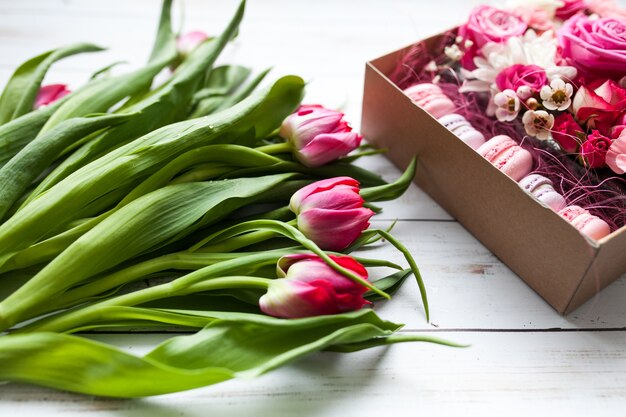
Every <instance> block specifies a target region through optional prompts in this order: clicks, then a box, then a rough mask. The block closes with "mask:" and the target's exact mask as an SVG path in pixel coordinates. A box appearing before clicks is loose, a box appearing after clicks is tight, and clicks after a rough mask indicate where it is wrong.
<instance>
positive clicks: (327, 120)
mask: <svg viewBox="0 0 626 417" xmlns="http://www.w3.org/2000/svg"><path fill="white" fill-rule="evenodd" d="M343 116H344V114H343V113H340V112H337V111H334V110H329V109H326V108H324V107H322V106H320V105H317V104H315V105H303V106H300V108H299V109H298V111H297V112H295V113H293V114H291V115H290V116H288V117H287V118H286V119H285V121H284V122H283V124H282V126H281V127H280V132H279V135H280V136H281V137H282V138H283V139H286V140H288V141H290V142H291V143H292V144H293V146H294V148H295V151H294V154H295V157H296V159H298V160H299V161H300V162H302V164H303V165H306V166H308V167H311V168H314V167H318V166H321V165H324V164H327V163H329V162H332V161H334V160H335V159H337V158H340V157H342V156H345V155H347V154H348V153H350V152H351V151H353V150H354V149H356V148H357V147H358V146H359V145H360V143H361V140H362V139H363V137H362V136H361V135H359V134H358V133H356V132H353V131H352V128H351V127H350V125H349V124H348V122H346V121H345V120H343Z"/></svg>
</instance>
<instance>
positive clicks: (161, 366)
mask: <svg viewBox="0 0 626 417" xmlns="http://www.w3.org/2000/svg"><path fill="white" fill-rule="evenodd" d="M182 314H184V312H181V315H182ZM227 317H228V316H226V317H225V318H223V319H218V320H214V321H212V322H211V323H210V324H209V325H208V326H207V327H206V328H205V329H203V330H201V331H199V332H198V333H196V334H194V335H189V336H179V337H174V338H172V339H170V340H167V341H166V342H164V343H162V344H161V345H159V346H158V347H157V348H156V349H154V350H153V351H152V352H150V353H148V354H147V355H145V356H143V357H138V356H135V355H132V354H130V353H126V352H123V351H122V350H120V349H118V348H115V347H112V346H109V345H106V344H103V343H99V342H94V341H90V340H86V339H83V338H80V337H77V336H70V335H62V334H54V333H33V334H25V335H12V336H3V337H0V380H5V381H20V382H28V383H32V384H37V385H42V386H47V387H51V388H56V389H62V390H68V391H74V392H80V393H84V394H91V395H100V396H111V397H142V396H149V395H159V394H166V393H170V392H177V391H182V390H186V389H191V388H196V387H201V386H205V385H210V384H215V383H218V382H222V381H225V380H228V379H231V378H242V377H245V378H250V377H255V376H259V375H261V374H264V373H266V372H268V371H270V370H273V369H275V368H278V367H280V366H283V365H285V364H287V363H289V362H292V361H294V360H297V359H299V358H301V357H303V356H306V355H309V354H311V353H313V352H315V351H319V350H322V349H327V348H330V347H332V346H334V345H340V346H345V345H349V344H355V343H363V342H367V341H369V340H372V339H376V338H381V337H382V338H384V337H388V336H390V335H392V334H393V332H395V331H396V330H397V329H398V328H399V327H400V326H399V325H397V324H394V323H391V322H388V321H383V320H381V319H380V318H378V316H376V314H375V313H374V312H373V311H370V310H362V311H358V312H354V313H347V314H342V315H335V316H321V317H313V318H306V319H296V320H281V319H274V318H271V317H264V316H258V315H244V314H237V315H236V316H234V318H233V319H230V320H229V319H228V318H227Z"/></svg>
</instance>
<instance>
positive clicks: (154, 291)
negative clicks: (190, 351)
mask: <svg viewBox="0 0 626 417" xmlns="http://www.w3.org/2000/svg"><path fill="white" fill-rule="evenodd" d="M197 272H199V271H197ZM207 278H208V277H207ZM183 279H184V277H183V278H180V279H178V280H174V281H172V282H169V283H166V284H161V285H157V286H154V287H150V288H146V289H143V290H139V291H135V292H132V293H129V294H124V295H121V296H118V297H115V298H111V299H109V300H105V301H102V302H100V303H97V304H93V305H91V306H87V307H84V308H81V309H79V310H74V311H70V312H69V313H66V314H62V315H60V316H53V317H51V318H50V319H47V320H46V319H44V320H43V321H42V322H35V323H33V324H32V325H29V326H26V327H25V328H23V329H19V330H17V331H15V332H14V333H28V332H35V331H41V332H57V333H60V332H71V331H72V330H73V329H77V328H81V327H84V326H85V325H87V324H92V323H97V322H106V321H107V320H108V319H110V317H108V316H107V314H106V310H107V307H111V306H136V305H141V304H145V303H147V302H150V301H155V300H159V299H163V298H169V297H173V296H182V295H188V294H193V293H196V292H204V291H213V290H223V289H229V288H256V289H267V287H268V285H269V283H270V282H271V281H272V280H271V279H267V278H257V277H248V276H227V277H221V278H213V279H209V280H206V281H199V282H190V283H187V284H188V285H180V281H181V280H183Z"/></svg>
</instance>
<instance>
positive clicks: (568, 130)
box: [552, 112, 583, 152]
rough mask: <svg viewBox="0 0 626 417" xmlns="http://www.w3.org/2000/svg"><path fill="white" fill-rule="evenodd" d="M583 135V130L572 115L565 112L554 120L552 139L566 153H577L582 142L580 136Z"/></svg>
mask: <svg viewBox="0 0 626 417" xmlns="http://www.w3.org/2000/svg"><path fill="white" fill-rule="evenodd" d="M582 133H583V128H582V127H580V125H579V124H578V123H577V122H576V120H574V117H573V116H572V115H571V114H570V113H567V112H564V113H561V114H559V115H558V116H557V117H555V118H554V126H552V138H553V139H554V140H555V141H556V142H557V143H558V144H559V146H560V147H561V149H563V150H564V151H565V152H576V150H577V149H578V147H579V146H580V142H581V139H580V138H579V136H578V135H580V134H582Z"/></svg>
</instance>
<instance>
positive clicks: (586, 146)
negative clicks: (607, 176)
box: [580, 130, 611, 168]
mask: <svg viewBox="0 0 626 417" xmlns="http://www.w3.org/2000/svg"><path fill="white" fill-rule="evenodd" d="M610 147H611V139H609V138H607V137H606V136H602V135H601V134H600V132H598V131H597V130H593V131H592V132H591V134H590V135H589V136H588V137H587V140H586V141H585V142H584V143H583V144H582V146H581V147H580V156H581V158H582V159H583V162H584V163H585V165H586V166H588V167H589V168H599V167H603V166H604V165H605V160H606V153H607V152H608V150H609V148H610Z"/></svg>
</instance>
